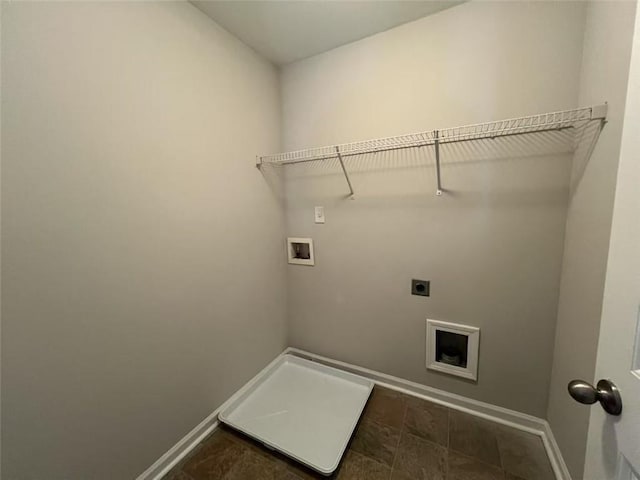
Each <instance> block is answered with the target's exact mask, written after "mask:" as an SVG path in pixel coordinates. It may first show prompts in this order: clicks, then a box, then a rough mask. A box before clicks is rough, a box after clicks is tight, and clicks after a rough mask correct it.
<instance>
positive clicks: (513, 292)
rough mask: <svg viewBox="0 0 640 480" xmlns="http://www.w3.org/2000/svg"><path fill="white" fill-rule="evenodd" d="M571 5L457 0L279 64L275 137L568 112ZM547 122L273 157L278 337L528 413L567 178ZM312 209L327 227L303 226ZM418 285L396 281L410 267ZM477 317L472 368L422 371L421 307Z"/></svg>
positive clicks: (544, 366) (389, 130)
mask: <svg viewBox="0 0 640 480" xmlns="http://www.w3.org/2000/svg"><path fill="white" fill-rule="evenodd" d="M583 25H584V5H583V4H581V3H565V2H556V3H546V2H545V3H535V2H534V3H505V2H502V3H500V2H496V3H486V2H470V3H466V4H463V5H460V6H457V7H454V8H451V9H449V10H446V11H443V12H440V13H438V14H436V15H433V16H430V17H427V18H424V19H421V20H418V21H416V22H413V23H410V24H407V25H404V26H401V27H398V28H395V29H393V30H390V31H387V32H384V33H381V34H379V35H376V36H373V37H370V38H367V39H364V40H361V41H359V42H356V43H353V44H350V45H347V46H344V47H341V48H338V49H335V50H332V51H330V52H327V53H325V54H321V55H318V56H316V57H312V58H310V59H307V60H303V61H300V62H296V63H294V64H291V65H289V66H287V67H285V68H284V69H283V72H282V96H283V119H284V123H283V132H284V147H285V149H287V150H289V149H295V148H305V147H309V146H314V145H323V144H335V143H339V142H348V141H353V140H361V139H366V138H373V137H379V136H387V135H394V134H400V133H407V132H412V131H423V130H428V129H432V128H437V127H445V126H454V125H461V124H467V123H474V122H482V121H487V120H491V119H501V118H508V117H512V116H520V115H525V114H530V113H537V112H545V111H553V110H560V109H565V108H573V107H575V106H576V104H577V94H578V80H579V71H580V59H581V52H582V39H583ZM563 141H564V139H563V138H562V135H549V136H541V137H539V138H537V139H535V140H533V139H531V138H529V137H527V139H525V138H520V139H515V140H512V141H507V142H496V143H494V144H489V143H487V142H483V143H482V144H478V145H473V144H464V145H462V144H461V145H459V146H456V147H448V148H445V149H443V163H444V169H443V180H444V185H445V188H447V189H449V190H450V191H449V192H448V193H446V194H445V195H444V196H443V197H435V195H434V188H435V187H434V181H435V180H434V170H433V155H432V152H430V151H426V150H420V151H406V152H404V153H398V154H378V155H377V156H376V157H375V159H371V157H369V158H364V157H363V158H355V159H350V160H349V161H348V162H347V164H348V168H349V169H350V170H351V171H352V172H353V178H352V181H353V184H354V187H355V190H356V199H355V200H353V201H351V200H347V199H345V197H344V194H345V193H346V192H347V189H346V184H345V180H344V178H343V177H342V176H341V175H340V171H339V168H338V167H337V165H336V164H335V163H332V162H325V163H321V164H315V165H311V166H310V165H303V166H295V167H288V171H287V173H288V179H287V195H288V196H287V202H288V206H287V222H288V224H287V232H288V235H290V236H311V237H313V239H314V242H315V247H316V252H315V253H316V266H315V267H304V266H289V267H288V292H289V293H288V298H289V303H288V306H289V335H290V337H289V338H290V341H289V343H290V344H291V345H292V346H295V347H300V348H303V349H308V350H311V351H314V352H316V353H319V354H324V355H327V356H330V357H333V358H337V359H340V360H344V361H348V362H352V363H355V364H359V365H363V366H366V367H369V368H373V369H376V370H379V371H382V372H386V373H389V374H393V375H397V376H400V377H403V378H406V379H409V380H413V381H417V382H421V383H423V384H426V385H430V386H433V387H437V388H441V389H444V390H447V391H449V392H453V393H457V394H462V395H465V396H468V397H470V398H475V399H478V400H482V401H486V402H490V403H493V404H496V405H502V406H505V407H508V408H513V409H515V410H519V411H522V412H526V413H530V414H534V415H537V416H541V417H543V416H544V415H545V413H546V407H547V394H548V385H549V375H550V370H551V360H552V350H553V342H554V329H555V321H556V313H557V300H558V289H559V281H560V268H561V263H562V249H563V243H564V228H565V220H566V206H567V201H568V184H569V175H570V158H569V156H567V155H556V156H552V155H549V154H548V152H549V151H550V147H555V146H557V145H556V144H560V143H562V142H563ZM314 205H324V206H325V208H326V217H327V223H326V224H325V225H314V224H313V206H314ZM411 278H425V279H429V280H431V282H432V296H431V297H430V298H421V297H415V296H411V295H410V294H409V289H410V288H409V287H410V279H411ZM428 317H429V318H435V319H440V320H448V321H453V322H460V323H464V324H471V325H476V326H479V327H480V328H481V340H480V368H479V380H478V382H477V384H476V383H472V382H467V381H464V380H460V379H457V378H455V377H449V376H445V375H442V374H438V373H434V372H430V371H427V370H426V369H425V319H426V318H428Z"/></svg>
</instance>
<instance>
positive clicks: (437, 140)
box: [433, 130, 442, 196]
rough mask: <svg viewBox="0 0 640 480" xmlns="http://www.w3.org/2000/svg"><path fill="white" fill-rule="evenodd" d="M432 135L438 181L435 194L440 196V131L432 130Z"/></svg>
mask: <svg viewBox="0 0 640 480" xmlns="http://www.w3.org/2000/svg"><path fill="white" fill-rule="evenodd" d="M433 136H434V138H435V141H434V142H433V146H434V147H435V150H436V180H437V182H438V188H437V190H436V195H438V196H440V195H442V180H441V179H440V132H438V130H434V131H433Z"/></svg>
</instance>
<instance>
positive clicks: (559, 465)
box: [542, 420, 572, 480]
mask: <svg viewBox="0 0 640 480" xmlns="http://www.w3.org/2000/svg"><path fill="white" fill-rule="evenodd" d="M543 422H544V430H543V432H542V442H543V443H544V448H545V449H546V450H547V455H548V456H549V461H551V466H552V467H553V471H554V472H555V474H556V478H557V479H558V480H572V479H571V474H570V473H569V468H568V467H567V464H566V463H565V461H564V457H563V456H562V452H561V451H560V447H559V446H558V442H556V437H555V436H554V435H553V431H552V430H551V425H549V422H547V421H546V420H543Z"/></svg>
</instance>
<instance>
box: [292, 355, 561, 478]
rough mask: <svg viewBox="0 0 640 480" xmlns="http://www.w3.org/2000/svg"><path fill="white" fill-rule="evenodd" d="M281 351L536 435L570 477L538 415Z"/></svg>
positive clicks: (557, 469) (555, 466) (558, 475)
mask: <svg viewBox="0 0 640 480" xmlns="http://www.w3.org/2000/svg"><path fill="white" fill-rule="evenodd" d="M284 353H290V354H293V355H297V356H300V357H303V358H306V359H308V360H313V361H316V362H320V363H323V364H325V365H328V366H331V367H335V368H339V369H341V370H346V371H348V372H351V373H355V374H358V375H361V376H363V377H366V378H369V379H371V380H373V381H374V382H375V383H376V384H377V385H380V386H382V387H386V388H390V389H393V390H397V391H399V392H403V393H406V394H408V395H412V396H415V397H419V398H423V399H425V400H429V401H430V402H433V403H437V404H440V405H444V406H446V407H449V408H452V409H454V410H459V411H462V412H465V413H468V414H470V415H475V416H477V417H481V418H485V419H487V420H491V421H492V422H496V423H500V424H502V425H506V426H509V427H512V428H516V429H518V430H522V431H525V432H529V433H532V434H534V435H538V436H540V437H541V438H542V443H543V444H544V447H545V449H546V451H547V455H548V456H549V460H550V462H551V466H552V468H553V471H554V473H555V476H556V479H557V480H571V475H570V474H569V470H568V469H567V466H566V464H565V462H564V459H563V458H562V454H561V453H560V449H559V448H558V444H557V443H556V440H555V438H554V436H553V433H552V431H551V427H550V426H549V423H548V422H547V421H546V420H544V419H542V418H538V417H534V416H532V415H527V414H526V413H521V412H517V411H515V410H509V409H508V408H503V407H498V406H496V405H491V404H489V403H485V402H480V401H478V400H473V399H471V398H467V397H463V396H462V395H456V394H455V393H449V392H446V391H444V390H439V389H437V388H432V387H427V386H426V385H422V384H420V383H416V382H411V381H409V380H405V379H403V378H399V377H394V376H393V375H387V374H385V373H380V372H376V371H375V370H370V369H368V368H364V367H359V366H357V365H353V364H350V363H346V362H341V361H339V360H333V359H331V358H327V357H323V356H320V355H316V354H315V353H311V352H306V351H304V350H300V349H297V348H291V347H290V348H287V349H286V350H285V351H284Z"/></svg>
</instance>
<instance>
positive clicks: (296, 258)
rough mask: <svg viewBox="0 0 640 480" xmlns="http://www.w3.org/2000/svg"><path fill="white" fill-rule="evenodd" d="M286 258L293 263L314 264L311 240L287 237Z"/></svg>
mask: <svg viewBox="0 0 640 480" xmlns="http://www.w3.org/2000/svg"><path fill="white" fill-rule="evenodd" d="M287 258H288V261H289V263H291V264H294V265H311V266H313V265H315V260H314V257H313V240H311V239H310V238H300V237H289V238H287Z"/></svg>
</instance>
